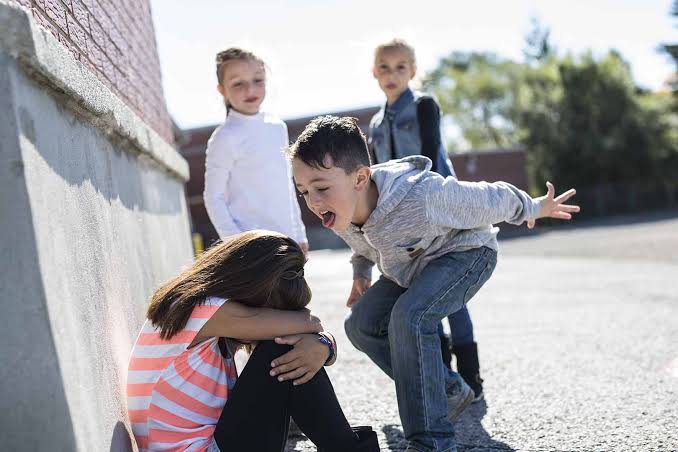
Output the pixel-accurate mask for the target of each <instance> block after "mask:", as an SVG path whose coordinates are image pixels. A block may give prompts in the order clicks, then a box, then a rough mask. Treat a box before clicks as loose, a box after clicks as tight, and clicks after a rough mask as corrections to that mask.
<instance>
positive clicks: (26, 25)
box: [0, 0, 189, 181]
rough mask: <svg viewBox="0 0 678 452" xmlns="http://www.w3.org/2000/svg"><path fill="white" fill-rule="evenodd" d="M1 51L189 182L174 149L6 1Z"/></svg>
mask: <svg viewBox="0 0 678 452" xmlns="http://www.w3.org/2000/svg"><path fill="white" fill-rule="evenodd" d="M0 51H1V52H5V53H7V54H9V55H10V56H12V57H13V58H15V59H16V60H17V61H18V63H19V67H21V68H22V70H23V71H24V72H25V73H26V74H27V75H28V76H29V77H30V78H31V79H33V80H34V81H35V82H36V83H38V84H41V85H43V86H44V87H46V88H48V89H49V91H50V93H51V94H52V95H53V96H54V97H56V98H57V99H58V101H59V103H60V105H62V106H64V107H65V108H68V109H69V110H71V111H72V112H73V113H74V114H76V115H77V116H78V117H80V118H83V119H84V120H86V121H88V122H90V123H92V124H94V125H95V126H96V127H97V128H99V129H101V130H102V131H104V132H105V133H106V134H107V135H108V136H109V137H110V139H111V141H112V142H113V144H116V145H119V146H121V147H123V148H125V149H127V150H129V151H131V152H138V153H139V154H141V155H145V156H147V157H149V158H150V159H152V160H153V161H155V162H156V163H158V164H159V165H160V166H161V167H163V168H164V169H166V170H167V171H168V172H169V173H171V174H172V175H174V176H175V177H176V178H178V179H180V180H182V181H186V180H188V178H189V171H188V163H187V162H186V160H184V158H183V157H181V155H180V154H179V153H178V152H177V151H176V150H175V149H174V147H172V146H171V145H170V144H169V143H167V142H166V141H165V140H164V139H162V138H161V137H160V136H159V135H158V134H157V133H156V132H155V131H154V130H153V129H151V128H150V127H149V126H148V125H147V124H146V123H145V122H144V121H143V120H142V119H141V118H139V116H137V115H136V114H135V113H134V112H133V111H132V110H131V109H130V108H129V107H128V106H127V105H126V104H125V103H124V102H122V100H121V99H120V98H119V97H118V96H117V95H116V94H114V93H112V92H111V91H110V90H109V89H108V87H107V86H106V85H104V84H103V83H102V82H101V81H100V80H99V79H98V78H97V77H96V76H95V75H94V74H92V73H91V72H90V71H89V69H87V68H85V67H83V66H82V65H81V64H80V63H78V61H77V60H75V58H73V56H72V55H71V53H70V52H69V51H68V50H67V49H66V48H65V47H64V46H63V45H62V44H61V43H60V42H59V41H58V40H57V39H56V38H55V37H54V36H53V35H52V34H51V33H49V32H48V31H46V30H44V29H43V28H42V27H40V26H39V25H38V24H37V22H36V21H35V20H34V19H33V17H32V16H31V14H30V13H29V12H28V11H26V10H24V9H23V8H21V7H19V6H18V5H15V4H13V3H12V4H10V3H7V2H6V1H4V0H0Z"/></svg>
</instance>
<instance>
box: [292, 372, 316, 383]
mask: <svg viewBox="0 0 678 452" xmlns="http://www.w3.org/2000/svg"><path fill="white" fill-rule="evenodd" d="M313 375H315V374H314V373H312V372H306V374H305V375H304V376H303V377H301V378H298V379H296V380H294V381H293V382H292V384H293V385H294V386H299V385H303V384H304V383H308V382H309V381H310V380H311V378H313Z"/></svg>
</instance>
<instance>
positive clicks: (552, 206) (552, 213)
mask: <svg viewBox="0 0 678 452" xmlns="http://www.w3.org/2000/svg"><path fill="white" fill-rule="evenodd" d="M555 191H556V190H555V188H553V184H552V183H551V182H546V195H544V196H542V197H540V198H537V199H538V200H539V202H540V203H541V211H540V212H539V218H547V217H548V218H558V219H559V220H569V219H571V218H572V215H571V213H575V212H579V206H573V205H570V204H563V203H564V202H566V201H567V200H568V199H570V198H571V197H573V196H574V195H575V194H576V193H577V191H576V190H575V189H574V188H571V189H569V190H568V191H566V192H565V193H563V194H562V195H560V196H558V197H557V198H554V195H555ZM534 222H535V219H532V220H528V221H527V227H528V228H530V229H532V228H533V227H534Z"/></svg>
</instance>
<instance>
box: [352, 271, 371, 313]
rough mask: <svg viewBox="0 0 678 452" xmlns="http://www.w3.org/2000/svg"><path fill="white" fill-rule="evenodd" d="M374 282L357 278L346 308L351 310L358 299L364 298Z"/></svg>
mask: <svg viewBox="0 0 678 452" xmlns="http://www.w3.org/2000/svg"><path fill="white" fill-rule="evenodd" d="M371 285H372V281H370V280H369V279H367V278H356V279H354V280H353V287H351V295H349V296H348V300H347V301H346V306H348V307H349V308H350V307H351V306H353V304H354V303H355V302H356V301H358V298H360V297H362V296H363V294H364V293H365V292H366V291H367V289H369V288H370V286H371Z"/></svg>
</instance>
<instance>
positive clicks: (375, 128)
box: [369, 39, 483, 402]
mask: <svg viewBox="0 0 678 452" xmlns="http://www.w3.org/2000/svg"><path fill="white" fill-rule="evenodd" d="M416 71H417V66H416V60H415V55H414V49H413V48H412V47H411V46H410V45H409V44H407V43H406V42H405V41H403V40H400V39H394V40H392V41H390V42H387V43H385V44H381V45H379V46H377V48H376V50H375V52H374V67H373V69H372V73H373V75H374V78H376V79H377V81H378V82H379V87H380V88H381V90H382V91H383V92H384V94H385V95H386V104H385V105H384V106H382V108H381V110H379V112H377V114H375V115H374V117H372V120H371V121H370V138H369V146H370V148H371V150H372V153H373V156H374V159H375V163H384V162H387V161H389V160H392V159H399V158H403V157H406V156H408V155H423V156H426V157H428V158H429V159H430V160H431V163H432V166H431V171H435V172H437V173H438V174H440V175H441V176H443V177H447V176H454V177H456V175H455V173H454V169H453V168H452V164H451V162H450V160H449V159H448V157H447V151H446V150H445V145H444V144H443V141H442V138H441V136H440V108H439V107H438V104H437V103H436V101H435V99H433V98H432V97H431V96H428V95H426V94H422V93H420V92H417V91H413V90H412V89H410V87H409V82H410V80H412V78H413V77H414V75H415V73H416ZM448 321H449V322H450V330H451V333H452V337H451V342H452V344H451V345H452V347H451V350H450V339H448V337H447V336H446V335H445V334H444V333H443V329H442V325H441V327H440V344H441V350H442V355H443V361H444V363H445V365H446V366H447V367H451V354H452V353H454V355H455V356H456V358H457V371H458V372H459V374H460V375H461V376H462V378H463V379H464V381H465V382H466V383H467V384H468V385H469V386H470V387H471V389H473V393H474V399H473V401H474V402H477V401H479V400H482V398H483V385H482V383H483V379H482V378H481V377H480V363H479V360H478V345H477V343H476V342H475V341H474V337H473V322H472V321H471V316H470V315H469V312H468V309H466V307H464V308H462V309H461V310H459V311H457V312H455V313H454V314H453V315H451V316H450V317H449V318H448ZM451 352H452V353H451Z"/></svg>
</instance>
